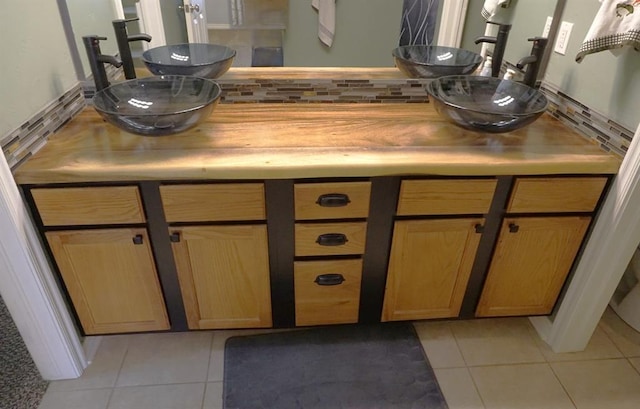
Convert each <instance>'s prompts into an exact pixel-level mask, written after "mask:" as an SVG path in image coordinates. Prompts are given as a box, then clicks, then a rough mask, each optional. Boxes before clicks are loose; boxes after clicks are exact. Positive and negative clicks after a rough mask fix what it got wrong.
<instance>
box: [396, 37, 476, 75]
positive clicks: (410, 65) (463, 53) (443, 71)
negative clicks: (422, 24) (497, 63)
mask: <svg viewBox="0 0 640 409" xmlns="http://www.w3.org/2000/svg"><path fill="white" fill-rule="evenodd" d="M391 54H392V55H393V58H394V60H395V62H396V67H398V69H399V70H400V71H402V72H403V73H404V74H405V75H406V76H408V77H410V78H438V77H442V76H444V75H465V74H470V73H472V72H473V71H475V70H476V68H478V66H479V65H480V63H481V62H482V56H480V54H477V53H474V52H473V51H468V50H463V49H460V48H451V47H438V46H428V45H405V46H401V47H398V48H395V49H393V51H392V52H391Z"/></svg>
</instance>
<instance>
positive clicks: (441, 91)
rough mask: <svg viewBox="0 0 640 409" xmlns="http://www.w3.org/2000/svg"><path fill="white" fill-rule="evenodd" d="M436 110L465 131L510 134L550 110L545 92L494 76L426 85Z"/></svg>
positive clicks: (454, 78)
mask: <svg viewBox="0 0 640 409" xmlns="http://www.w3.org/2000/svg"><path fill="white" fill-rule="evenodd" d="M426 90H427V93H428V94H429V100H430V101H431V102H433V104H434V107H435V109H436V111H437V112H438V113H439V114H440V115H441V116H443V117H444V118H446V119H448V120H449V121H451V122H453V123H454V124H456V125H458V126H461V127H463V128H465V129H471V130H474V131H482V132H493V133H500V132H509V131H513V130H516V129H519V128H522V127H523V126H525V125H528V124H530V123H531V122H533V121H535V120H536V119H537V118H538V117H539V116H540V115H542V114H543V113H544V112H545V110H546V109H547V104H548V102H547V98H546V97H545V96H544V95H543V94H542V92H540V91H538V90H537V89H534V88H531V87H529V86H527V85H524V84H521V83H519V82H514V81H509V80H502V79H499V78H494V77H479V76H470V75H454V76H448V77H441V78H438V79H435V80H433V81H431V82H430V83H429V84H427V86H426Z"/></svg>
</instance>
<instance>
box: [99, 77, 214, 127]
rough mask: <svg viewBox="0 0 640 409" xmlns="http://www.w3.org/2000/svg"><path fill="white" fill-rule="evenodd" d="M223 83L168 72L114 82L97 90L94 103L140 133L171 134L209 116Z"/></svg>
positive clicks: (110, 119)
mask: <svg viewBox="0 0 640 409" xmlns="http://www.w3.org/2000/svg"><path fill="white" fill-rule="evenodd" d="M220 93H221V91H220V86H219V85H218V84H217V83H216V82H215V81H212V80H209V79H206V78H199V77H187V76H178V75H168V76H159V77H147V78H139V79H133V80H128V81H123V82H119V83H116V84H113V85H111V86H109V87H107V88H105V89H103V90H100V91H98V92H96V94H95V95H94V97H93V106H94V108H95V109H96V111H98V113H99V114H100V115H101V116H102V117H103V118H104V119H106V120H107V121H108V122H109V123H111V124H113V125H115V126H117V127H118V128H120V129H122V130H124V131H127V132H131V133H135V134H138V135H150V136H160V135H171V134H175V133H178V132H182V131H184V130H186V129H189V128H191V127H193V126H195V125H197V124H199V123H200V122H202V121H204V120H205V119H207V118H208V117H209V115H210V114H211V111H213V108H214V107H215V105H216V104H217V102H218V100H219V99H220Z"/></svg>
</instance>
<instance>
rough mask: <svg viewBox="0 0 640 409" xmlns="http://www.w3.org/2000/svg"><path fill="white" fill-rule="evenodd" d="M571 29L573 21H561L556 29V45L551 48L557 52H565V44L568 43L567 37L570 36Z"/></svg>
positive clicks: (563, 53)
mask: <svg viewBox="0 0 640 409" xmlns="http://www.w3.org/2000/svg"><path fill="white" fill-rule="evenodd" d="M572 29H573V23H567V22H566V21H563V22H562V24H560V30H558V38H557V39H556V46H555V48H554V49H553V50H554V51H555V52H557V53H558V54H562V55H565V54H566V52H567V45H568V44H569V37H571V30H572Z"/></svg>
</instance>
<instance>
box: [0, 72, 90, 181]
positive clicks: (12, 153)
mask: <svg viewBox="0 0 640 409" xmlns="http://www.w3.org/2000/svg"><path fill="white" fill-rule="evenodd" d="M85 106H86V102H85V99H84V97H83V92H82V87H81V86H80V84H77V85H76V86H75V87H73V88H72V89H70V90H69V91H67V92H66V93H65V94H64V95H62V96H61V97H60V98H58V99H57V100H55V101H53V102H51V103H50V104H49V105H47V106H46V107H45V108H44V109H43V110H41V111H40V112H38V113H37V114H36V115H34V116H33V117H32V118H31V119H29V120H28V121H26V122H25V123H23V124H22V125H21V126H20V127H19V128H18V129H16V130H15V131H13V132H10V133H9V134H8V135H4V137H2V139H1V140H0V145H1V146H2V152H3V153H4V156H5V157H6V158H7V163H8V164H9V167H10V168H11V170H14V169H15V168H17V167H18V166H20V164H21V163H22V162H24V161H25V160H27V159H28V158H29V157H30V156H31V155H33V153H35V152H37V151H38V149H40V148H41V147H42V146H43V145H44V144H45V143H46V142H47V138H48V136H49V135H50V134H52V133H54V132H55V131H57V130H58V129H59V128H60V127H61V126H63V125H64V124H66V123H67V122H68V121H69V120H70V119H71V118H73V117H74V116H76V115H77V114H78V113H79V112H80V111H82V109H83V108H84V107H85Z"/></svg>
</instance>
